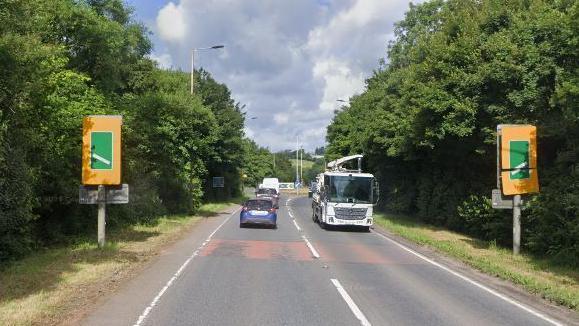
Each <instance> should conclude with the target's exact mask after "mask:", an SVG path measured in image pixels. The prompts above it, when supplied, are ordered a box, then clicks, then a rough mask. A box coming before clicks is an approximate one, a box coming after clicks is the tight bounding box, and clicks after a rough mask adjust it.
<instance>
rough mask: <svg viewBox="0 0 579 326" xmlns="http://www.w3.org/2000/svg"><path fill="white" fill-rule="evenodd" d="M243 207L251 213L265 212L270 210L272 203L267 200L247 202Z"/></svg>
mask: <svg viewBox="0 0 579 326" xmlns="http://www.w3.org/2000/svg"><path fill="white" fill-rule="evenodd" d="M245 207H247V209H249V210H253V211H267V210H270V209H271V208H272V203H271V201H269V200H248V201H247V202H246V203H245Z"/></svg>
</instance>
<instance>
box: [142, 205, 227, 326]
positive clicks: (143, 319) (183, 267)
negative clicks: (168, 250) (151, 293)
mask: <svg viewBox="0 0 579 326" xmlns="http://www.w3.org/2000/svg"><path fill="white" fill-rule="evenodd" d="M237 211H239V208H237V209H236V210H235V211H234V212H233V213H231V215H229V216H228V217H227V218H226V219H225V221H223V222H222V223H221V224H219V226H218V227H217V228H216V229H215V230H214V231H213V232H212V233H211V234H210V235H209V236H208V237H207V239H206V240H205V241H204V242H203V243H202V244H201V246H199V247H198V248H197V249H196V250H195V251H194V252H193V253H192V254H191V256H189V258H187V260H185V262H184V263H183V264H182V265H181V267H179V269H178V270H177V272H175V274H173V277H171V279H170V280H169V281H167V283H166V284H165V286H164V287H163V288H162V289H161V291H159V293H158V294H157V296H155V298H154V299H153V301H151V303H150V304H149V306H147V308H145V310H144V311H143V313H142V314H141V315H140V316H139V319H137V322H136V323H135V324H134V326H140V325H142V324H143V322H144V321H145V318H147V316H148V315H149V313H150V312H151V310H152V309H153V308H154V307H155V306H156V305H157V303H158V302H159V299H161V297H162V296H163V294H165V292H166V291H167V289H169V287H170V286H171V285H172V284H173V282H175V280H176V279H177V278H178V277H179V275H181V273H182V272H183V271H184V270H185V267H187V265H189V263H190V262H191V260H193V258H195V257H196V256H197V255H199V251H200V250H201V249H203V247H205V246H206V245H207V244H208V243H209V241H211V238H213V236H214V235H215V233H216V232H217V231H219V229H221V227H222V226H223V225H224V224H225V223H227V221H229V219H230V218H231V217H232V216H233V215H235V213H237Z"/></svg>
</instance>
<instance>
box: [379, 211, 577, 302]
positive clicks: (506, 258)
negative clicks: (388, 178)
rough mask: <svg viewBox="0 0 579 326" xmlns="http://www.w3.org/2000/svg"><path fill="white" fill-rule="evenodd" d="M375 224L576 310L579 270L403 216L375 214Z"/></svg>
mask: <svg viewBox="0 0 579 326" xmlns="http://www.w3.org/2000/svg"><path fill="white" fill-rule="evenodd" d="M375 221H376V224H378V225H380V226H381V227H383V228H384V229H386V230H388V231H389V232H391V233H393V234H396V235H399V236H401V237H403V238H406V239H408V240H410V241H412V242H415V243H418V244H421V245H426V246H429V247H431V248H433V249H436V250H437V251H439V252H442V253H444V254H447V255H449V256H451V257H453V258H456V259H458V260H460V261H462V262H464V263H466V264H468V265H470V266H471V267H474V268H476V269H478V270H480V271H482V272H484V273H487V274H490V275H493V276H496V277H499V278H501V279H504V280H508V281H511V282H513V283H515V284H518V285H520V286H522V287H523V288H524V289H526V290H527V291H529V292H531V293H534V294H538V295H540V296H542V297H543V298H545V299H547V300H550V301H552V302H554V303H557V304H560V305H563V306H566V307H568V308H571V309H573V310H575V311H579V271H578V270H576V269H574V268H571V267H565V266H560V265H556V264H555V263H553V262H552V261H550V260H549V259H540V258H536V257H533V256H529V255H525V254H522V255H519V256H514V255H512V253H511V251H510V250H508V249H505V248H501V247H498V246H497V245H496V244H495V243H494V242H492V241H482V240H478V239H475V238H471V237H468V236H465V235H463V234H459V233H455V232H451V231H448V230H446V229H443V228H437V227H433V226H430V225H427V224H424V223H421V222H419V221H416V220H413V219H411V218H409V217H405V216H396V215H390V214H376V219H375Z"/></svg>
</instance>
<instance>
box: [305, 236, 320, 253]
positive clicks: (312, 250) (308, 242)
mask: <svg viewBox="0 0 579 326" xmlns="http://www.w3.org/2000/svg"><path fill="white" fill-rule="evenodd" d="M302 239H304V241H305V242H306V245H307V246H308V248H310V251H311V252H312V255H313V256H314V257H315V258H320V254H319V253H318V251H317V250H316V248H314V246H312V244H311V243H310V241H309V240H308V238H306V236H305V235H302Z"/></svg>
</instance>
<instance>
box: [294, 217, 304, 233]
mask: <svg viewBox="0 0 579 326" xmlns="http://www.w3.org/2000/svg"><path fill="white" fill-rule="evenodd" d="M293 222H294V225H295V226H296V229H298V231H300V232H301V231H302V228H301V227H300V226H299V225H298V222H296V220H295V219H294V220H293Z"/></svg>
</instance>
